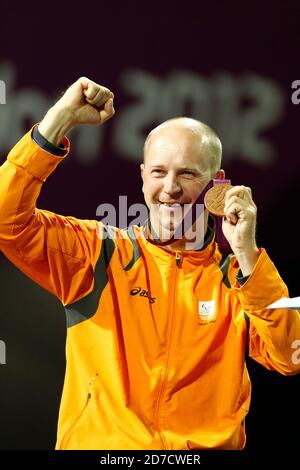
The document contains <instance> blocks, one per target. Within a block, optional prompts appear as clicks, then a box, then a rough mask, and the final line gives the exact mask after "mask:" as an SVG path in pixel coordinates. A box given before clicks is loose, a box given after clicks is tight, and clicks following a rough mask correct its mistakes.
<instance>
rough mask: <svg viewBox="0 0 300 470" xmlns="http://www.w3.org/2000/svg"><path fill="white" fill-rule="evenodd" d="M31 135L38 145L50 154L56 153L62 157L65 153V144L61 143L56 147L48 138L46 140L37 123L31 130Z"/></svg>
mask: <svg viewBox="0 0 300 470" xmlns="http://www.w3.org/2000/svg"><path fill="white" fill-rule="evenodd" d="M31 136H32V138H33V140H34V141H35V142H36V143H37V144H38V145H39V146H40V147H42V149H44V150H46V151H47V152H49V153H52V155H56V156H57V157H64V156H65V153H66V146H65V145H64V144H63V143H61V144H60V145H59V146H58V147H56V145H53V144H52V143H51V142H49V140H47V139H46V138H45V137H44V136H43V135H42V134H41V133H40V131H39V130H38V125H37V124H36V125H35V126H34V128H33V130H32V133H31Z"/></svg>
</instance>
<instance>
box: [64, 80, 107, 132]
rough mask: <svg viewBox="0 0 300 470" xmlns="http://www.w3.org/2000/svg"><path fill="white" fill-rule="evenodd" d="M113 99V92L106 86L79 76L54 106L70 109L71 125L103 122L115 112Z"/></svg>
mask: <svg viewBox="0 0 300 470" xmlns="http://www.w3.org/2000/svg"><path fill="white" fill-rule="evenodd" d="M113 99H114V94H113V93H112V92H111V91H110V90H109V89H108V88H106V87H104V86H101V85H98V84H97V83H95V82H93V81H92V80H90V79H88V78H86V77H81V78H79V79H78V80H77V81H76V82H75V83H73V85H71V86H70V87H69V88H68V89H67V91H66V92H65V94H64V95H63V97H62V98H61V99H60V100H59V101H58V102H57V103H56V105H55V106H57V107H61V108H62V109H66V110H69V111H70V113H71V115H72V121H73V125H77V124H103V123H104V122H105V121H107V120H108V119H110V118H111V117H112V116H113V115H114V113H115V110H114V105H113Z"/></svg>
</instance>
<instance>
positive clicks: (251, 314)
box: [0, 77, 300, 450]
mask: <svg viewBox="0 0 300 470" xmlns="http://www.w3.org/2000/svg"><path fill="white" fill-rule="evenodd" d="M113 98H114V95H113V93H112V92H111V91H110V90H108V89H107V88H105V87H102V86H100V85H98V84H96V83H95V82H93V81H91V80H89V79H88V78H86V77H82V78H80V79H79V80H77V81H76V82H75V83H74V84H73V85H72V86H71V87H70V88H69V89H68V90H67V91H66V93H65V94H64V95H63V97H62V98H61V99H60V100H59V101H58V102H57V103H56V104H55V105H54V106H53V107H52V108H51V109H50V110H49V111H48V113H47V114H46V116H45V117H44V119H43V120H42V121H41V122H40V123H39V124H38V125H36V126H34V127H33V129H32V130H30V131H29V132H28V133H27V134H26V135H25V136H24V137H23V138H22V139H21V140H20V141H19V142H18V143H17V145H16V146H15V147H14V148H13V149H12V150H11V152H10V153H9V155H8V157H7V161H6V162H5V163H4V164H3V165H2V166H1V167H0V213H1V219H0V249H1V250H2V251H3V252H4V253H5V254H6V256H7V257H8V258H9V259H10V260H11V261H12V262H13V263H15V265H16V266H18V267H19V268H20V269H21V270H22V271H23V272H24V273H26V274H27V275H28V276H30V277H31V278H32V279H33V280H34V281H36V282H37V283H39V284H40V285H41V286H43V287H44V288H45V289H48V290H49V291H50V292H52V293H53V294H54V295H56V296H57V297H58V298H59V299H60V300H61V302H62V303H63V305H64V307H65V311H66V318H67V344H66V375H65V383H64V389H63V395H62V400H61V405H60V412H59V422H58V432H57V444H56V448H57V449H109V450H110V449H143V450H151V449H171V450H172V449H242V448H243V447H244V446H245V443H246V435H245V424H244V423H245V417H246V415H247V412H248V409H249V405H250V391H251V383H250V379H249V376H248V372H247V368H246V364H245V351H246V350H248V351H249V355H250V356H251V357H252V358H253V359H255V360H256V361H257V362H259V363H260V364H261V365H263V366H264V367H266V368H267V369H270V370H277V371H278V372H280V373H281V374H284V375H290V374H296V373H298V372H299V371H300V365H299V364H298V363H295V361H293V360H292V354H293V352H294V350H293V347H292V345H293V344H294V342H295V340H297V339H299V338H300V316H299V312H298V311H288V310H285V309H280V310H270V309H268V308H267V306H268V305H269V304H271V303H272V302H274V301H276V300H278V299H279V298H281V297H284V296H287V295H288V290H287V287H286V285H285V284H284V282H283V281H282V279H281V277H280V275H279V273H278V271H277V270H276V268H275V266H274V264H273V263H272V261H271V260H270V258H269V256H268V254H267V252H266V250H265V249H263V248H258V247H257V245H256V241H255V228H256V206H255V204H254V202H253V199H252V195H251V190H250V188H247V187H245V186H235V187H233V188H231V189H229V190H228V191H227V193H226V199H225V208H224V211H225V217H224V220H223V222H222V228H223V233H224V236H225V237H226V239H227V241H228V243H229V244H230V247H231V250H232V253H231V254H230V255H228V256H223V255H222V253H221V252H220V249H219V246H218V243H217V241H216V239H215V222H214V219H213V217H211V216H210V215H209V214H208V212H207V211H206V212H205V213H204V214H203V215H204V217H203V219H202V220H203V224H202V226H203V234H204V243H203V246H202V247H201V249H194V250H188V249H187V246H186V239H185V238H184V237H185V236H186V234H185V235H184V236H183V237H182V238H181V239H179V240H173V241H174V243H173V242H172V243H170V240H169V236H172V235H173V234H174V233H176V227H177V225H178V224H180V222H181V220H182V218H183V215H184V207H183V206H184V205H187V206H191V205H192V204H193V203H195V201H196V200H197V198H198V196H199V194H200V193H201V192H202V191H203V190H204V188H205V187H206V186H207V184H208V183H209V182H210V180H211V179H212V178H214V177H218V178H221V179H222V178H224V171H223V170H221V169H220V160H221V144H220V141H219V139H218V138H217V136H216V134H215V133H214V132H213V131H212V130H211V129H210V128H209V127H208V126H206V125H204V124H203V123H200V122H198V121H195V120H193V119H188V118H179V119H173V120H170V121H167V122H165V123H163V124H162V125H161V126H158V127H157V128H156V129H154V130H153V131H152V132H151V133H150V135H149V136H148V138H147V140H146V143H145V155H144V163H143V164H142V165H141V175H142V179H143V191H144V195H145V200H146V203H147V205H148V207H149V209H150V223H151V225H152V226H153V227H154V229H155V231H156V232H157V233H158V234H160V235H161V239H160V240H154V239H152V238H151V237H148V236H146V235H147V226H146V235H145V230H144V228H145V227H139V226H133V227H129V228H128V229H126V230H123V229H122V230H121V229H119V228H117V227H112V226H105V225H104V224H103V223H101V222H99V221H96V220H79V219H76V218H74V217H65V216H62V215H58V214H54V213H52V212H49V211H46V210H40V209H38V208H37V207H36V200H37V198H38V196H39V193H40V190H41V187H42V184H43V183H44V182H45V180H46V179H47V177H48V176H49V175H50V174H51V173H52V172H53V171H54V170H55V168H56V166H57V165H58V164H59V163H60V162H62V161H63V160H64V158H65V157H66V155H67V154H68V153H69V150H70V142H69V140H68V139H67V137H66V135H65V134H66V133H67V132H68V131H69V130H70V129H71V128H72V127H74V126H77V125H81V124H94V125H100V124H103V123H104V122H105V121H107V120H108V119H109V118H111V117H112V116H113V115H114V107H113ZM164 232H165V233H164ZM164 242H166V243H165V244H163V243H164Z"/></svg>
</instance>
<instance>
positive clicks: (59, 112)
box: [38, 105, 73, 147]
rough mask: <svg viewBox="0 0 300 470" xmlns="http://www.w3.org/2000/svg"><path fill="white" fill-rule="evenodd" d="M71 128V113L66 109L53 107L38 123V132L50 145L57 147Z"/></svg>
mask: <svg viewBox="0 0 300 470" xmlns="http://www.w3.org/2000/svg"><path fill="white" fill-rule="evenodd" d="M72 127H73V115H72V113H71V112H70V111H69V110H68V109H65V108H59V107H56V105H54V106H53V107H52V108H50V109H49V111H48V112H47V114H46V115H45V117H44V119H43V120H42V121H41V122H40V124H39V126H38V131H39V132H40V134H41V135H42V136H43V137H44V138H45V139H47V140H48V141H49V142H50V143H51V144H53V145H55V146H56V147H58V146H59V144H60V143H61V141H62V139H63V137H64V136H65V135H66V133H67V132H68V131H69V130H70V129H72Z"/></svg>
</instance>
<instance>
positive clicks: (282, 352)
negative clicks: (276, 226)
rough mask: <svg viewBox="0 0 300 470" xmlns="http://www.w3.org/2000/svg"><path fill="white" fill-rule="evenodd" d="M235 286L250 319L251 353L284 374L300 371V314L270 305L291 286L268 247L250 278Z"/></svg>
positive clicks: (256, 358) (262, 252) (284, 294)
mask: <svg viewBox="0 0 300 470" xmlns="http://www.w3.org/2000/svg"><path fill="white" fill-rule="evenodd" d="M234 289H235V290H236V293H237V295H238V297H239V300H240V303H241V306H242V308H243V310H244V312H245V313H246V314H247V315H248V317H249V319H250V324H249V356H250V357H252V358H253V359H255V360H256V361H257V362H259V363H260V364H262V365H263V366H264V367H266V368H267V369H270V370H277V371H278V372H280V373H281V374H283V375H292V374H296V373H298V372H300V360H296V354H295V345H297V344H298V342H299V340H300V314H299V311H296V310H287V309H268V308H267V306H268V305H270V304H271V303H272V302H274V301H276V300H278V299H280V298H282V297H288V289H287V286H286V285H285V283H284V282H283V280H282V279H281V277H280V275H279V273H278V271H277V269H276V267H275V266H274V264H273V263H272V261H271V260H270V258H269V256H268V255H267V253H266V251H265V250H264V249H260V256H259V258H258V260H257V263H256V265H255V267H254V270H253V272H252V274H251V275H250V276H249V278H248V279H247V281H246V282H245V283H244V284H243V285H242V286H239V285H238V283H237V282H236V284H235V286H234Z"/></svg>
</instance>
